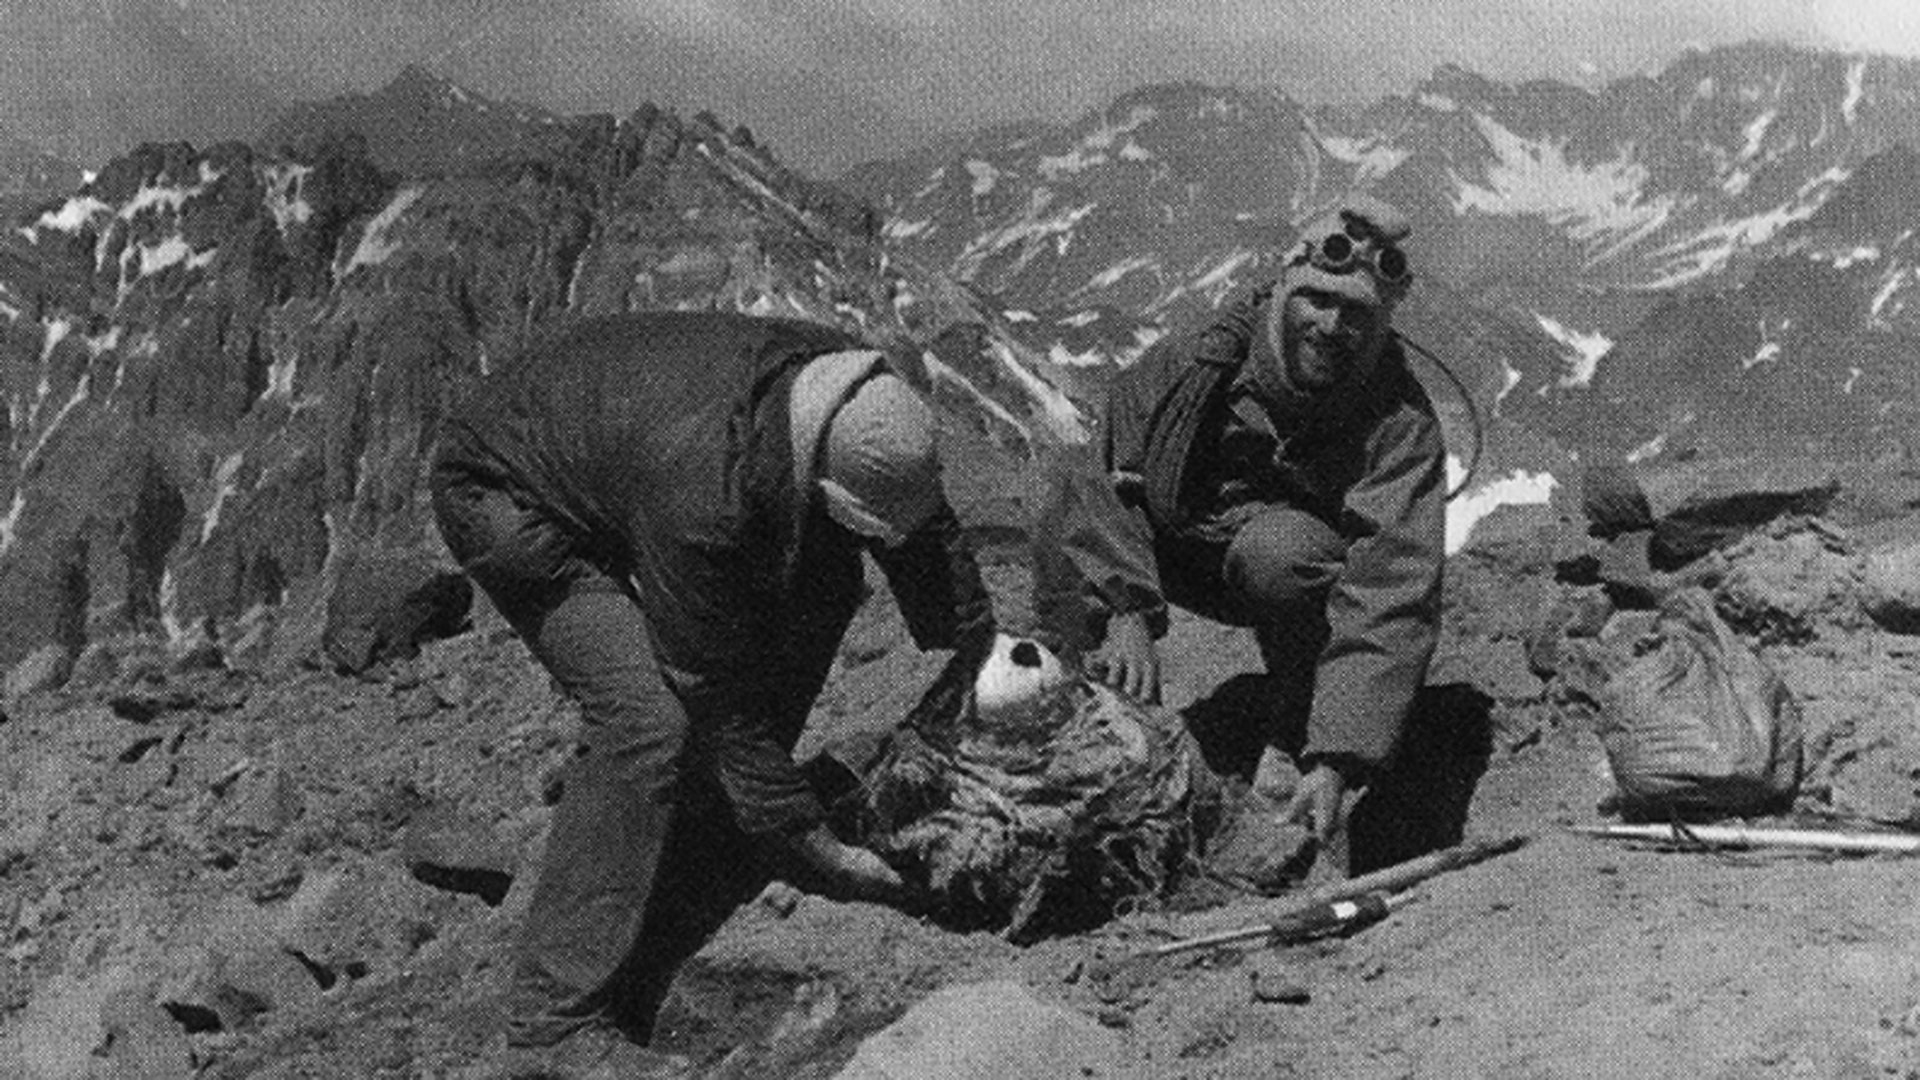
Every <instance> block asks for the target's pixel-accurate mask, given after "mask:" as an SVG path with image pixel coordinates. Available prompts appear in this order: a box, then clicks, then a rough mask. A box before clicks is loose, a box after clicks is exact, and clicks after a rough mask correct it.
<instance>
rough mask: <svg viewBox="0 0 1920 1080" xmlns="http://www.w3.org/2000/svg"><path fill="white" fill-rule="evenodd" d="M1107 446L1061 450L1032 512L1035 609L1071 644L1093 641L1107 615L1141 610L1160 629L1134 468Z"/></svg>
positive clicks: (1156, 585) (1162, 604)
mask: <svg viewBox="0 0 1920 1080" xmlns="http://www.w3.org/2000/svg"><path fill="white" fill-rule="evenodd" d="M1112 445H1113V444H1112V442H1111V441H1110V440H1106V439H1103V440H1101V441H1100V442H1098V443H1096V444H1094V445H1089V446H1081V447H1070V448H1067V449H1064V450H1062V451H1060V452H1059V453H1058V454H1057V456H1056V457H1055V459H1054V460H1053V461H1052V462H1051V463H1050V465H1049V466H1048V468H1047V470H1046V477H1045V486H1044V489H1043V493H1042V496H1041V500H1040V504H1039V506H1038V507H1037V509H1036V512H1035V513H1034V515H1033V527H1032V556H1033V574H1034V582H1033V590H1034V613H1035V615H1036V617H1037V618H1038V620H1039V622H1040V623H1041V625H1042V626H1044V627H1045V628H1046V629H1047V631H1048V632H1050V633H1052V634H1055V635H1057V636H1059V637H1060V638H1061V639H1062V641H1063V643H1064V644H1065V645H1066V646H1067V647H1068V648H1069V649H1070V650H1073V649H1079V650H1084V649H1087V648H1091V647H1093V646H1094V645H1096V644H1098V643H1099V641H1100V639H1101V638H1102V637H1103V636H1104V635H1105V628H1106V624H1107V620H1108V619H1110V618H1112V617H1113V616H1114V615H1121V614H1128V613H1132V612H1139V613H1142V614H1144V615H1145V616H1146V618H1147V625H1148V627H1149V628H1150V629H1151V630H1152V631H1153V634H1154V636H1155V637H1159V636H1161V635H1162V634H1164V633H1166V629H1167V604H1166V600H1165V598H1164V597H1163V596H1162V595H1161V591H1160V572H1159V569H1158V567H1157V566H1156V564H1155V562H1154V555H1153V529H1152V527H1151V525H1149V524H1148V521H1147V513H1146V510H1145V508H1144V507H1143V506H1141V505H1140V503H1139V501H1138V498H1137V493H1138V491H1139V481H1138V479H1137V477H1138V473H1137V472H1135V471H1130V470H1128V469H1126V468H1125V467H1124V462H1125V459H1124V458H1116V456H1115V455H1114V454H1113V453H1112ZM1116 466H1117V467H1116ZM1123 491H1124V492H1126V493H1127V494H1125V495H1123V494H1122V492H1123Z"/></svg>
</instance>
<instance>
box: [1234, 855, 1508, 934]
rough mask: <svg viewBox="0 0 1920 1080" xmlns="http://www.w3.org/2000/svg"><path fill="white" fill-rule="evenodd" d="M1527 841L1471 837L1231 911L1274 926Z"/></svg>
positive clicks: (1400, 888) (1240, 918) (1244, 920)
mask: <svg viewBox="0 0 1920 1080" xmlns="http://www.w3.org/2000/svg"><path fill="white" fill-rule="evenodd" d="M1526 842H1527V838H1526V837H1524V836H1509V837H1505V838H1503V839H1499V840H1469V841H1467V842H1466V843H1464V844H1456V845H1455V846H1453V847H1450V848H1442V849H1441V850H1439V851H1435V852H1431V853H1429V854H1426V855H1422V856H1420V857H1419V858H1416V859H1408V860H1407V861H1406V862H1403V863H1396V864H1394V865H1392V866H1389V867H1386V868H1385V869H1382V870H1375V871H1374V872H1372V873H1370V874H1361V875H1360V876H1359V877H1356V878H1348V879H1347V880H1345V881H1336V882H1334V883H1333V884H1331V885H1326V886H1323V887H1321V888H1319V889H1316V890H1314V891H1313V892H1310V893H1308V894H1306V895H1305V896H1297V897H1295V896H1283V897H1280V898H1278V899H1277V900H1275V901H1272V902H1269V903H1267V904H1265V905H1262V906H1260V907H1258V908H1254V909H1252V910H1251V911H1246V910H1236V911H1234V912H1232V913H1231V914H1232V916H1233V917H1234V918H1235V919H1236V921H1237V922H1238V923H1239V924H1240V925H1241V927H1242V928H1250V927H1251V926H1253V925H1254V924H1258V925H1260V926H1271V925H1272V924H1274V923H1277V922H1283V921H1285V920H1287V919H1290V918H1297V917H1299V916H1300V914H1301V913H1303V912H1307V911H1311V910H1313V909H1314V908H1316V907H1319V906H1321V905H1324V904H1331V903H1335V902H1337V901H1340V900H1352V899H1353V898H1355V897H1357V896H1365V895H1366V894H1368V893H1375V892H1379V893H1398V892H1405V891H1406V890H1408V889H1411V888H1412V887H1414V886H1415V885H1418V884H1420V883H1421V882H1423V881H1425V880H1427V879H1428V878H1431V877H1437V876H1439V875H1441V874H1444V873H1446V872H1448V871H1450V870H1458V869H1460V868H1461V867H1463V866H1472V865H1473V864H1474V863H1477V862H1485V861H1486V860H1488V859H1491V858H1494V857H1495V856H1498V855H1505V854H1506V853H1508V852H1510V851H1517V850H1519V848H1520V847H1521V846H1522V845H1523V844H1525V843H1526ZM1222 914H1226V913H1224V912H1217V913H1214V915H1215V917H1214V918H1212V919H1209V920H1207V921H1206V922H1205V923H1204V924H1202V925H1203V926H1205V927H1214V928H1217V927H1219V926H1220V923H1221V921H1222V920H1221V919H1220V918H1219V916H1220V915H1222Z"/></svg>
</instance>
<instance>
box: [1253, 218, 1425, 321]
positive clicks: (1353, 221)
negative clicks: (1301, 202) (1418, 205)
mask: <svg viewBox="0 0 1920 1080" xmlns="http://www.w3.org/2000/svg"><path fill="white" fill-rule="evenodd" d="M1412 231H1413V227H1412V223H1411V222H1409V221H1408V219H1407V215H1406V214H1404V213H1402V212H1401V211H1400V210H1399V209H1398V208H1396V207H1394V206H1392V205H1391V204H1389V203H1387V202H1384V201H1382V200H1380V199H1376V198H1374V197H1373V196H1371V195H1363V194H1354V195H1349V196H1347V197H1346V198H1345V199H1344V200H1342V201H1341V203H1340V204H1339V205H1338V206H1336V207H1334V208H1333V209H1332V210H1331V211H1329V212H1327V213H1326V214H1323V215H1321V216H1320V217H1317V218H1315V219H1313V220H1312V221H1309V222H1308V223H1307V224H1306V225H1304V226H1302V227H1301V229H1300V243H1299V244H1298V245H1296V247H1295V250H1294V253H1293V254H1292V255H1291V256H1290V257H1289V258H1288V260H1287V268H1286V270H1285V271H1284V272H1283V273H1282V275H1281V282H1280V295H1282V296H1286V295H1290V294H1292V293H1294V292H1296V291H1298V290H1300V289H1316V290H1318V291H1320V292H1324V293H1327V294H1329V295H1332V296H1339V297H1345V298H1347V299H1349V300H1354V301H1358V302H1359V303H1362V304H1365V305H1367V306H1368V307H1392V306H1393V305H1394V304H1396V303H1398V302H1399V300H1400V297H1401V296H1402V295H1404V294H1405V292H1406V283H1405V282H1399V283H1395V282H1388V281H1382V280H1381V279H1380V278H1378V277H1377V276H1375V274H1374V273H1373V272H1372V269H1371V268H1370V266H1368V265H1367V264H1366V263H1364V262H1360V261H1356V262H1355V263H1354V265H1353V266H1352V267H1350V268H1348V269H1347V270H1345V271H1344V272H1335V271H1330V270H1326V269H1323V268H1322V267H1320V266H1317V265H1315V264H1314V263H1313V262H1312V261H1310V260H1309V259H1308V258H1307V253H1308V252H1309V251H1311V250H1313V249H1314V248H1317V246H1318V245H1319V244H1321V243H1322V242H1323V241H1324V240H1325V239H1326V238H1327V237H1329V236H1332V235H1334V234H1335V233H1341V234H1344V235H1347V236H1350V237H1351V236H1356V235H1357V236H1359V237H1363V238H1365V239H1363V240H1361V241H1359V242H1360V243H1362V244H1366V245H1368V246H1369V247H1370V248H1372V249H1373V250H1375V251H1377V250H1378V249H1379V248H1380V247H1383V246H1387V245H1395V246H1397V245H1398V244H1399V243H1400V242H1401V241H1403V240H1405V239H1406V238H1407V236H1408V234H1410V233H1411V232H1412Z"/></svg>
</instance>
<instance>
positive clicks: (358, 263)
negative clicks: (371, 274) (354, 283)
mask: <svg viewBox="0 0 1920 1080" xmlns="http://www.w3.org/2000/svg"><path fill="white" fill-rule="evenodd" d="M424 190H425V189H424V188H419V187H407V188H401V189H400V191H399V193H398V194H396V195H394V197H393V201H392V202H389V203H388V204H387V205H386V206H385V207H384V208H383V209H382V210H381V211H380V212H379V213H378V214H375V215H374V216H373V220H371V221H369V222H367V227H366V229H365V230H363V231H362V232H361V234H360V243H359V245H358V246H357V247H355V248H354V249H353V257H352V258H349V259H348V260H347V265H346V266H345V267H344V268H342V269H341V270H340V272H339V273H338V274H337V275H335V276H336V277H342V278H344V277H346V276H347V275H348V274H351V273H353V272H354V271H355V270H357V269H359V268H360V267H362V266H379V265H380V264H381V263H384V262H386V261H387V260H388V259H390V258H392V257H393V256H394V253H395V252H398V251H399V250H400V243H399V241H389V240H388V239H387V230H388V229H389V228H391V227H392V226H393V224H394V222H396V221H399V220H400V215H402V214H405V213H406V212H407V209H408V208H409V207H411V206H412V205H413V204H414V203H415V202H417V201H419V199H420V195H421V193H422V192H423V191H424Z"/></svg>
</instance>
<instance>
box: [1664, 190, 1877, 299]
mask: <svg viewBox="0 0 1920 1080" xmlns="http://www.w3.org/2000/svg"><path fill="white" fill-rule="evenodd" d="M1849 175H1850V171H1849V170H1848V169H1845V168H1843V167H1840V166H1837V165H1836V166H1834V167H1832V168H1830V169H1828V170H1826V171H1825V172H1823V173H1821V174H1820V175H1818V176H1816V177H1814V178H1813V179H1811V180H1808V181H1807V182H1806V183H1805V184H1802V185H1801V186H1800V190H1799V191H1798V192H1797V193H1796V194H1795V196H1794V198H1793V199H1792V200H1790V201H1788V202H1786V203H1782V204H1781V205H1779V206H1776V207H1774V208H1773V209H1771V210H1767V211H1764V212H1762V213H1758V214H1753V215H1750V216H1748V217H1743V218H1735V219H1733V220H1732V221H1720V222H1716V223H1715V224H1713V225H1710V226H1707V227H1706V228H1704V229H1701V230H1699V231H1698V232H1695V233H1694V234H1692V235H1691V236H1685V237H1682V238H1681V239H1679V240H1676V241H1674V242H1672V243H1670V244H1667V245H1666V246H1664V247H1661V248H1659V249H1657V250H1655V251H1654V252H1652V256H1653V257H1654V258H1655V259H1661V258H1664V259H1665V260H1666V261H1665V262H1664V263H1662V264H1661V265H1660V270H1661V271H1662V275H1661V276H1660V277H1657V278H1655V279H1654V280H1652V281H1649V282H1646V283H1644V284H1643V285H1642V287H1643V288H1647V289H1667V288H1672V287H1674V286H1676V285H1684V284H1686V283H1687V282H1689V281H1693V280H1696V279H1698V278H1701V277H1705V276H1706V275H1708V274H1712V273H1717V272H1718V271H1720V270H1723V269H1725V268H1726V266H1727V264H1728V263H1729V262H1730V261H1732V259H1733V257H1734V256H1735V255H1737V254H1739V253H1740V252H1742V251H1746V250H1749V249H1751V248H1755V247H1758V246H1759V245H1761V244H1764V243H1766V242H1767V241H1768V240H1771V239H1772V238H1773V237H1774V236H1775V235H1776V234H1777V233H1779V232H1780V230H1782V229H1784V228H1786V227H1787V226H1788V225H1791V224H1793V223H1794V222H1796V221H1803V220H1805V219H1806V218H1809V217H1812V216H1813V214H1814V212H1815V211H1817V210H1819V209H1820V204H1821V203H1823V202H1825V201H1826V198H1827V196H1828V195H1830V194H1832V193H1833V189H1834V188H1835V187H1836V186H1838V185H1839V184H1840V183H1842V182H1844V181H1845V180H1846V179H1847V177H1848V176H1849Z"/></svg>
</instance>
